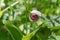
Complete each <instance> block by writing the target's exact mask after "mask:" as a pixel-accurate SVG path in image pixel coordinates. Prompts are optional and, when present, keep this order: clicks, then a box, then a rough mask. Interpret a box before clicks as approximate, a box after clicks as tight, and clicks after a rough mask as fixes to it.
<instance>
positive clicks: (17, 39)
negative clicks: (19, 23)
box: [5, 21, 23, 40]
mask: <svg viewBox="0 0 60 40" xmlns="http://www.w3.org/2000/svg"><path fill="white" fill-rule="evenodd" d="M5 25H6V28H7V31H8V33H9V34H10V35H11V38H12V39H13V40H21V38H22V36H23V35H22V33H21V31H20V29H19V28H17V27H16V26H14V25H13V24H11V23H10V22H9V21H6V22H5Z"/></svg>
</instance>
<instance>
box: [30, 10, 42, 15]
mask: <svg viewBox="0 0 60 40" xmlns="http://www.w3.org/2000/svg"><path fill="white" fill-rule="evenodd" d="M31 13H35V14H37V15H38V16H41V12H40V11H37V10H32V11H31Z"/></svg>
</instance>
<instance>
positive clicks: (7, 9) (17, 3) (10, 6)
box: [2, 1, 20, 13]
mask: <svg viewBox="0 0 60 40" xmlns="http://www.w3.org/2000/svg"><path fill="white" fill-rule="evenodd" d="M19 2H20V1H17V2H15V3H13V4H11V5H10V6H8V7H7V8H5V9H4V10H2V13H3V12H5V11H6V10H8V9H9V8H10V7H13V6H14V5H16V4H18V3H19Z"/></svg>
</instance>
